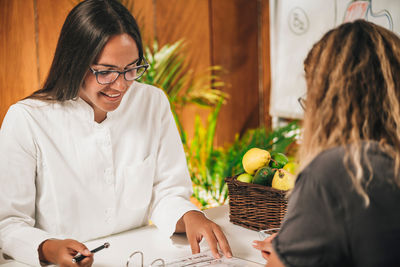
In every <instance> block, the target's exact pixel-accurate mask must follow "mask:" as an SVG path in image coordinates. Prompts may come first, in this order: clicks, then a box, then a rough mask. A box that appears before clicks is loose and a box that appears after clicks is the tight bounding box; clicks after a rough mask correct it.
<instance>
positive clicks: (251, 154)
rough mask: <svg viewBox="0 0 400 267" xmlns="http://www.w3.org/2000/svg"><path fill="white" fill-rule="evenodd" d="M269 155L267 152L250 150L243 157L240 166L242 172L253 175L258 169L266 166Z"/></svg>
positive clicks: (255, 149)
mask: <svg viewBox="0 0 400 267" xmlns="http://www.w3.org/2000/svg"><path fill="white" fill-rule="evenodd" d="M270 160H271V155H270V154H269V152H268V151H267V150H264V149H260V148H256V147H254V148H251V149H249V150H248V151H247V152H246V154H244V156H243V160H242V164H243V168H244V170H245V171H246V172H247V173H248V174H251V175H253V174H254V173H255V172H256V171H257V170H258V169H259V168H261V167H263V166H266V165H268V163H269V161H270Z"/></svg>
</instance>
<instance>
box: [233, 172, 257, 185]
mask: <svg viewBox="0 0 400 267" xmlns="http://www.w3.org/2000/svg"><path fill="white" fill-rule="evenodd" d="M236 179H237V180H238V181H241V182H243V183H251V182H252V181H253V176H252V175H250V174H248V173H242V174H241V175H239V176H238V177H237V178H236Z"/></svg>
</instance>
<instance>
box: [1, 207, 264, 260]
mask: <svg viewBox="0 0 400 267" xmlns="http://www.w3.org/2000/svg"><path fill="white" fill-rule="evenodd" d="M204 212H205V214H206V215H207V217H208V218H209V219H211V220H212V221H214V222H215V223H217V224H218V225H220V226H221V228H222V230H223V231H224V233H225V235H226V237H227V239H228V241H229V244H230V246H231V249H232V252H233V255H234V256H235V257H238V258H242V259H247V260H250V261H254V262H257V263H261V264H265V262H266V261H265V260H264V259H263V258H262V256H261V253H260V252H259V251H258V250H256V249H254V248H253V247H252V246H251V243H252V241H253V240H256V239H259V235H258V233H257V232H256V231H252V230H248V229H246V228H243V227H240V226H237V225H234V224H232V223H231V222H229V207H228V206H221V207H217V208H211V209H208V210H205V211H204ZM105 242H109V243H110V247H109V248H107V249H103V250H102V251H100V252H98V253H96V254H95V257H94V264H93V266H95V267H101V266H104V267H105V266H125V265H126V261H127V259H128V257H129V255H130V254H131V253H132V252H134V251H138V250H139V251H142V252H143V254H144V263H145V266H147V265H149V264H150V263H151V262H152V261H153V260H155V259H156V258H163V259H165V260H171V259H175V258H180V257H184V256H189V255H191V249H190V246H189V243H188V241H187V239H186V237H185V235H183V234H182V235H174V236H173V237H172V242H171V239H169V238H166V237H165V236H162V235H160V234H159V231H158V229H157V228H156V227H155V226H145V227H141V228H137V229H133V230H130V231H127V232H123V233H120V234H116V235H112V236H108V237H105V238H100V239H97V240H93V241H88V242H85V244H86V246H87V247H88V248H89V249H93V248H95V247H98V246H100V245H102V244H104V243H105ZM200 245H201V250H202V251H203V250H206V249H207V244H206V242H205V241H204V240H203V241H202V242H201V244H200ZM137 258H139V257H136V256H135V259H137ZM0 263H1V260H0ZM2 263H3V264H2V265H1V266H2V267H11V266H13V267H14V266H15V267H23V266H27V265H25V264H22V263H18V262H16V261H4V260H3V262H2ZM131 263H134V262H131ZM130 266H138V265H134V264H132V265H130Z"/></svg>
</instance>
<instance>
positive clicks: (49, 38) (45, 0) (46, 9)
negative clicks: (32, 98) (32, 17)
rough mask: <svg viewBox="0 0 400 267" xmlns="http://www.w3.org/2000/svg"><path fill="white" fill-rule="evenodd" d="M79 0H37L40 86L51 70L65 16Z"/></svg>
mask: <svg viewBox="0 0 400 267" xmlns="http://www.w3.org/2000/svg"><path fill="white" fill-rule="evenodd" d="M79 2H80V1H79V0H57V1H54V0H37V13H38V14H37V16H38V17H37V19H38V44H39V54H38V56H39V65H38V67H39V73H40V86H42V85H43V83H44V80H45V79H46V77H47V74H48V72H49V70H50V66H51V63H52V61H53V57H54V52H55V51H56V46H57V41H58V37H59V35H60V32H61V28H62V25H63V24H64V21H65V18H66V17H67V15H68V13H69V12H70V11H71V10H72V8H73V7H74V6H75V5H77V4H78V3H79Z"/></svg>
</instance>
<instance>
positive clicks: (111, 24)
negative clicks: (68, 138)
mask: <svg viewBox="0 0 400 267" xmlns="http://www.w3.org/2000/svg"><path fill="white" fill-rule="evenodd" d="M123 33H126V34H129V35H130V36H131V37H132V38H133V40H134V41H135V43H136V45H137V48H138V51H139V62H140V61H141V60H142V59H143V46H142V39H141V36H140V32H139V28H138V25H137V23H136V21H135V19H134V18H133V16H132V14H131V13H130V12H129V11H128V10H127V9H126V8H125V7H124V6H123V5H122V4H121V3H119V2H118V1H117V0H86V1H83V2H81V3H79V4H78V5H77V6H75V7H74V8H73V9H72V10H71V12H70V13H69V14H68V16H67V18H66V20H65V22H64V25H63V27H62V29H61V33H60V37H59V39H58V43H57V48H56V52H55V55H54V59H53V62H52V65H51V68H50V71H49V74H48V76H47V79H46V81H45V83H44V86H43V88H42V89H40V90H38V91H36V92H34V93H33V94H32V95H31V96H29V97H28V98H39V99H44V100H55V101H65V100H70V99H74V98H76V97H77V96H78V92H79V89H80V87H81V85H82V82H83V80H84V77H85V75H86V73H87V71H88V70H89V66H90V65H91V64H92V63H94V61H95V60H96V58H97V56H98V55H99V54H100V52H101V50H102V49H103V47H104V46H105V44H106V43H107V41H108V40H109V39H110V37H112V36H114V35H117V34H123Z"/></svg>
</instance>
